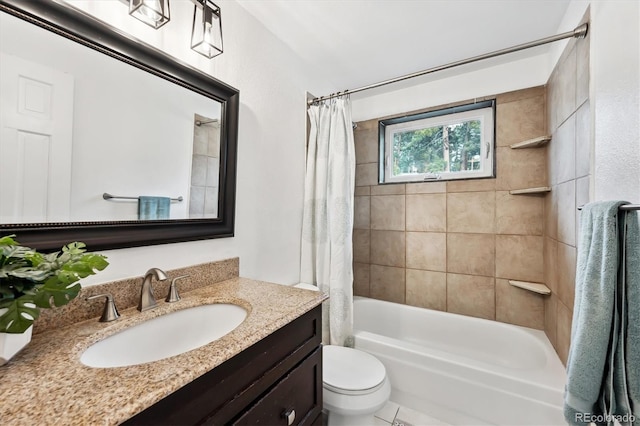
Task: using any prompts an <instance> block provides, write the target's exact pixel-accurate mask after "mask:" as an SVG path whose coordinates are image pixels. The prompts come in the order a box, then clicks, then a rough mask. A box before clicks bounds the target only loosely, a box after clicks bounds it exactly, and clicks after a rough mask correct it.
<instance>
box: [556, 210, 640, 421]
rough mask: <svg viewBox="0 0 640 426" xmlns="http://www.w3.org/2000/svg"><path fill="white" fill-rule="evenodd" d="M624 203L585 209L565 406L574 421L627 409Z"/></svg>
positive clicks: (565, 410) (586, 419)
mask: <svg viewBox="0 0 640 426" xmlns="http://www.w3.org/2000/svg"><path fill="white" fill-rule="evenodd" d="M622 204H625V202H623V201H606V202H598V203H591V204H587V205H585V206H584V207H583V210H582V216H581V222H580V235H579V236H580V243H579V245H578V258H577V265H576V294H575V303H574V311H573V323H572V327H571V348H570V350H569V359H568V361H567V385H566V392H565V407H564V412H565V420H567V422H568V423H569V424H571V425H578V424H588V423H589V421H590V418H589V416H588V415H589V414H591V415H596V416H599V415H607V414H620V413H623V412H625V408H624V407H623V405H624V404H621V402H622V400H621V396H622V395H627V394H628V391H627V387H626V382H625V381H624V380H622V381H621V378H624V376H625V368H622V369H620V368H617V364H620V363H621V362H622V363H623V364H624V353H623V350H624V346H625V345H624V344H625V338H623V336H622V335H623V333H624V326H625V321H624V320H623V318H624V315H625V313H626V312H625V307H626V305H625V304H624V303H622V302H623V301H624V299H623V296H624V293H625V292H624V290H623V289H624V288H625V287H624V285H622V281H623V280H621V279H620V278H621V277H619V276H618V271H619V266H621V265H622V263H621V259H620V257H621V253H620V242H621V241H622V238H623V235H622V230H623V229H624V226H621V224H622V222H620V223H619V218H620V221H622V219H623V218H624V215H625V214H624V213H619V210H618V208H619V206H620V205H622ZM636 306H637V308H636V309H638V308H640V306H638V305H636ZM627 408H628V407H627ZM604 424H606V422H605V423H604Z"/></svg>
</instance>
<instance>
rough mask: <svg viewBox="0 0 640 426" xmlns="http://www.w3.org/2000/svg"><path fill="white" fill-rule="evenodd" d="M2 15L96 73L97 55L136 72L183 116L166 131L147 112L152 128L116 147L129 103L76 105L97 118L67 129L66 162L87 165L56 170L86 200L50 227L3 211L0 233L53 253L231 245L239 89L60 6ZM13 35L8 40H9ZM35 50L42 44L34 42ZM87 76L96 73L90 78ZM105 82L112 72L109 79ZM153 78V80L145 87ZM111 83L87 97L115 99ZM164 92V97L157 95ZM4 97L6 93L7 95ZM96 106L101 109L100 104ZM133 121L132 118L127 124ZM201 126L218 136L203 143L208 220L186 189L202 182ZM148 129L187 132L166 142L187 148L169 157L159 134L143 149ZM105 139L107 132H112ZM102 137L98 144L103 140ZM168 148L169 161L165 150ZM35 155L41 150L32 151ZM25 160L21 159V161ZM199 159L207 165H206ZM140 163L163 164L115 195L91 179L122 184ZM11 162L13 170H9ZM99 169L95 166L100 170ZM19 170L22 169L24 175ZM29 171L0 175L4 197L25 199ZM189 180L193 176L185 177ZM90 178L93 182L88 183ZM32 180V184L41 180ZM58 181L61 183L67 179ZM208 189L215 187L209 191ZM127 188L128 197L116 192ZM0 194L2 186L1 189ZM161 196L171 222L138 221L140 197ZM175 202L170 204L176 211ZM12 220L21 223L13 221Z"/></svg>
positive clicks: (8, 0) (39, 4)
mask: <svg viewBox="0 0 640 426" xmlns="http://www.w3.org/2000/svg"><path fill="white" fill-rule="evenodd" d="M0 14H1V15H5V14H6V16H5V18H7V19H9V18H8V17H14V18H18V20H16V22H18V21H20V22H21V23H28V25H29V26H33V25H35V26H36V28H38V31H40V32H43V31H42V29H44V30H46V33H47V34H51V35H55V37H62V39H61V40H64V43H66V44H71V45H74V46H77V48H82V49H87V50H88V52H90V54H91V55H94V57H93V58H92V59H91V60H88V61H87V62H88V63H90V64H93V65H94V68H96V67H98V66H97V65H95V64H97V63H98V62H99V61H100V60H102V57H104V58H106V59H108V60H110V61H111V60H113V61H115V62H114V64H115V65H109V66H114V67H120V68H123V67H126V68H128V69H131V70H134V71H131V72H132V73H138V77H140V76H142V78H143V80H144V84H142V85H144V86H146V85H150V86H153V89H152V90H153V91H152V92H150V93H153V95H154V96H156V98H165V99H168V100H169V102H168V103H167V107H166V109H167V110H171V113H173V114H175V115H180V116H181V118H182V120H183V122H180V123H177V122H176V123H171V122H168V121H167V120H165V119H164V118H163V117H164V116H163V115H162V112H158V111H154V112H153V113H152V114H149V112H148V111H146V113H147V115H151V116H154V117H157V119H156V121H155V122H153V123H151V124H149V123H147V124H144V126H146V127H145V128H146V129H147V130H146V131H130V132H128V133H132V134H133V136H132V140H131V141H121V139H122V137H121V136H122V135H121V134H118V133H116V131H117V130H119V129H121V128H123V127H124V128H126V126H125V125H123V121H125V120H126V117H125V118H119V117H116V116H115V113H116V112H117V111H119V110H127V108H128V107H130V103H131V102H132V101H133V98H132V100H131V101H129V100H126V99H120V98H118V99H116V102H117V104H116V106H115V107H111V108H108V109H103V111H102V112H100V113H94V114H89V113H86V108H82V105H81V103H80V102H79V104H78V105H77V106H76V107H74V108H73V111H76V110H80V111H85V115H87V116H90V118H93V120H94V121H93V122H92V124H91V125H88V124H84V125H83V126H84V127H83V128H82V129H81V130H80V131H79V130H78V129H79V126H80V125H79V124H74V125H73V130H74V131H73V138H72V139H73V145H74V148H73V149H74V151H73V155H72V157H73V158H74V161H75V158H83V159H85V164H84V165H83V166H82V167H80V166H78V165H76V164H75V163H74V164H73V165H68V166H64V165H63V167H62V169H65V170H66V169H73V172H70V173H71V174H72V178H67V180H73V182H78V184H77V185H76V186H74V188H73V190H72V191H71V190H70V192H71V193H73V194H76V195H77V194H83V195H82V196H77V198H78V200H74V201H73V202H72V203H71V209H70V210H71V213H70V214H68V215H67V216H64V215H55V214H54V215H51V216H50V218H48V219H47V220H41V218H40V217H39V216H30V217H35V218H36V219H35V220H34V219H29V218H27V217H26V215H23V216H19V215H18V216H16V215H14V216H11V215H10V214H9V215H6V214H5V215H3V214H2V212H1V211H0V217H1V218H2V220H0V235H8V234H16V235H17V239H18V240H19V241H20V242H21V243H22V244H24V245H28V246H31V247H34V248H37V249H40V250H52V249H59V248H60V247H61V246H62V245H64V244H66V243H68V242H71V241H83V242H85V243H86V244H87V245H88V246H89V248H90V249H91V250H104V249H114V248H125V247H136V246H144V245H153V244H162V243H171V242H180V241H193V240H201V239H210V238H222V237H232V236H233V235H234V216H235V188H236V162H237V158H236V156H237V135H238V110H239V91H238V90H237V89H235V88H233V87H231V86H229V85H227V84H225V83H223V82H221V81H219V80H217V79H215V78H213V77H211V76H209V75H207V74H205V73H203V72H202V71H199V70H197V69H195V68H193V67H191V66H189V65H186V64H184V63H182V62H180V61H179V60H177V59H175V58H173V57H171V56H169V55H167V54H165V53H163V52H161V51H159V50H157V49H155V48H153V47H150V46H149V45H147V44H144V43H142V42H140V41H138V40H135V39H134V38H132V37H130V36H129V35H127V34H124V33H122V32H121V31H119V30H118V29H115V28H112V27H111V26H109V25H107V24H105V23H103V22H102V21H99V20H97V19H95V18H93V17H91V16H88V15H86V14H85V13H83V12H80V11H78V10H76V9H74V8H72V7H70V6H68V5H65V4H62V3H59V2H58V1H54V0H48V1H33V2H31V1H28V2H25V1H23V0H0ZM11 34H12V35H13V34H14V33H11ZM3 38H4V39H5V41H6V39H8V38H13V39H15V38H16V37H3ZM25 38H28V37H25ZM70 40H71V41H72V42H70ZM32 44H42V43H37V42H34V43H32ZM65 55H66V54H65ZM69 55H70V56H68V58H70V57H75V56H76V55H75V53H74V54H69ZM95 55H99V56H100V57H101V58H100V59H98V58H97V57H96V56H95ZM58 56H64V55H58ZM3 58H4V57H3ZM68 58H67V59H68ZM19 60H20V59H19ZM3 62H5V61H3ZM5 63H6V62H5ZM3 68H5V69H8V68H9V67H8V66H6V65H3ZM4 71H5V70H3V72H4ZM126 72H129V71H126ZM86 74H93V71H91V72H87V73H86ZM111 74H114V72H112V73H111ZM118 76H120V74H118ZM135 78H137V77H135V76H134V77H131V78H129V77H126V78H122V79H121V81H122V84H123V85H125V83H127V84H129V85H128V86H127V87H131V86H132V84H131V82H132V81H134V80H135ZM151 78H153V79H155V80H157V81H153V82H150V79H151ZM83 84H84V83H83V81H81V79H80V78H79V79H78V83H77V85H76V88H75V97H74V99H77V98H78V97H79V95H78V92H79V91H80V89H83V88H84V86H83ZM110 84H114V83H108V84H107V83H102V82H101V83H96V84H95V85H94V86H93V87H94V89H92V90H94V91H93V92H91V96H94V94H95V90H98V89H99V88H106V89H105V91H106V92H113V91H112V90H111V89H112V88H113V87H114V86H110ZM85 86H86V84H85ZM25 87H27V91H28V90H31V89H29V86H28V85H27V86H25ZM34 87H35V86H34ZM96 88H98V89H96ZM37 89H38V88H37V87H36V89H34V90H36V91H37ZM165 90H166V93H165V92H164V91H165ZM176 90H182V91H183V92H182V93H178V92H175V91H176ZM5 92H7V91H6V90H5ZM32 92H33V90H32ZM176 93H177V94H176ZM3 96H4V95H3ZM112 96H115V95H112ZM132 96H134V97H135V98H136V99H147V98H149V104H151V103H154V102H155V99H156V98H153V96H147V95H132ZM181 96H183V97H185V98H191V97H196V98H197V99H196V100H195V101H194V102H195V104H194V105H198V106H191V105H190V104H189V106H188V107H185V108H182V109H180V107H182V106H186V105H187V104H183V103H182V102H181V101H180V102H178V101H176V99H182V98H181ZM27 103H28V101H27ZM41 103H42V102H41ZM93 103H99V104H102V101H99V102H93ZM35 104H38V101H35ZM35 109H38V105H36V108H35ZM144 109H145V108H138V109H135V108H134V109H133V110H132V109H131V108H129V109H128V111H129V116H131V115H132V114H136V113H137V112H138V111H140V110H144ZM132 111H133V112H132ZM76 115H78V114H75V113H74V117H75V116H76ZM186 120H190V123H189V124H188V126H186V125H185V123H184V122H185V121H186ZM26 121H28V122H30V123H32V122H33V119H32V117H29V118H28V119H27V120H26ZM130 121H131V122H135V121H139V120H137V117H134V119H132V120H130ZM4 123H5V125H6V120H4ZM163 125H164V126H165V127H164V128H163V127H162V126H163ZM204 126H212V128H211V129H210V132H209V133H210V134H215V138H216V142H215V143H213V144H209V146H210V147H209V150H210V151H211V149H212V148H211V146H214V145H215V154H213V157H211V158H208V160H209V168H208V173H209V175H208V176H207V179H206V180H207V182H208V183H207V184H208V185H210V187H208V189H207V191H208V192H207V194H208V193H212V194H213V195H212V196H213V198H212V200H213V201H208V204H209V210H208V211H209V213H210V214H201V213H202V212H200V213H198V214H194V211H195V210H194V208H193V206H194V205H196V204H198V203H196V202H195V201H194V200H193V199H192V196H193V194H195V193H198V192H197V191H195V190H194V186H193V185H194V182H195V181H196V180H198V179H199V178H198V177H196V176H195V175H196V174H197V173H196V172H195V170H196V168H197V167H196V158H195V157H196V155H195V154H196V145H197V144H198V140H199V139H201V137H202V134H200V133H201V132H200V130H199V129H201V128H204ZM10 127H11V126H10ZM156 127H157V129H156ZM213 127H215V129H214V128H213ZM84 128H94V129H98V131H97V132H96V133H94V134H91V133H86V132H84V130H83V129H84ZM152 128H153V130H155V131H156V133H157V134H160V135H165V134H168V133H170V132H171V131H174V130H176V129H185V131H186V133H185V134H179V135H178V136H172V138H173V139H172V141H171V143H174V142H175V141H176V140H177V139H180V143H187V145H184V146H182V145H170V149H167V146H168V145H167V141H158V140H157V139H158V138H159V137H161V136H155V138H156V140H154V142H155V145H152V146H151V147H150V148H146V147H145V148H140V146H139V144H141V143H142V142H143V140H144V139H145V136H148V134H150V133H151V129H152ZM189 129H190V130H189ZM14 130H15V129H13V128H12V129H11V131H12V132H13V131H14ZM110 131H112V133H109V132H110ZM176 131H177V130H176ZM83 132H84V133H83ZM14 133H15V132H14ZM27 133H28V132H27ZM33 134H37V135H40V132H39V131H36V132H34V133H33ZM6 135H7V133H6V132H4V131H3V133H2V137H3V138H5V139H7V137H6ZM100 138H102V139H103V140H101V141H100ZM147 138H152V139H153V138H154V137H152V136H148V137H147ZM84 140H91V141H93V142H94V144H95V145H94V146H93V147H92V148H87V147H86V146H85V147H84V148H83V152H88V153H93V157H89V158H93V159H94V160H91V159H89V160H86V158H85V157H80V154H79V153H78V152H76V151H75V149H76V145H79V144H80V143H81V142H83V141H84ZM183 140H184V141H183ZM96 141H97V142H96ZM185 141H186V142H185ZM118 143H120V145H118ZM163 144H164V145H163ZM130 147H134V148H135V147H137V149H138V151H139V152H135V151H133V152H129V151H127V150H128V149H129V148H130ZM101 149H103V151H101ZM172 150H173V153H172V152H170V151H172ZM205 150H206V148H205ZM36 151H37V152H40V150H38V149H37V148H36ZM125 151H126V152H125ZM6 152H7V151H6V150H5V151H4V153H3V157H4V160H3V161H7V159H8V158H9V157H8V155H6V154H5V153H6ZM110 152H114V153H116V154H118V153H119V154H120V155H121V157H115V158H114V159H111V160H109V159H106V158H105V155H107V153H110ZM162 153H164V154H165V155H166V156H167V157H168V158H166V159H161V158H158V155H160V154H162ZM22 155H23V156H24V155H25V154H22ZM57 155H58V157H60V158H64V157H65V156H64V155H60V154H57ZM52 157H53V155H52V154H51V155H49V157H47V158H48V160H43V161H48V162H49V163H51V161H52V160H51V159H50V158H52ZM67 157H68V156H67ZM177 159H179V161H178V160H177ZM214 160H215V161H214ZM163 161H174V162H176V163H179V164H178V165H175V164H172V165H170V166H167V165H163V164H164V163H162V162H163ZM204 161H207V158H205V160H204ZM147 163H150V164H151V165H152V166H153V165H154V164H156V165H157V164H160V166H158V167H156V169H154V170H152V171H148V170H149V169H147V171H146V172H144V173H138V175H137V176H134V177H130V178H129V177H126V178H121V179H120V181H121V182H120V186H121V189H118V187H116V188H113V187H109V186H108V183H109V182H110V181H111V180H112V178H111V177H109V176H104V175H102V174H100V175H98V171H99V170H102V169H110V170H114V172H115V173H116V174H118V176H122V174H123V172H124V171H126V170H134V169H135V170H137V171H138V172H139V171H140V170H138V169H143V167H137V164H140V165H142V164H147ZM8 164H10V165H11V164H12V163H8ZM100 166H102V169H101V167H100ZM24 168H25V167H22V169H24ZM31 168H32V170H31V171H30V170H29V167H27V169H26V170H22V171H21V173H22V174H19V173H17V172H15V173H14V172H13V171H12V172H11V173H9V172H7V173H6V174H5V175H3V177H2V179H3V180H4V181H5V186H6V187H9V188H10V189H9V192H10V193H11V194H13V195H16V194H17V195H20V192H21V191H22V193H23V194H24V193H29V191H31V189H30V187H29V186H28V185H27V186H24V185H23V186H21V185H18V184H17V183H20V182H21V181H22V180H23V179H22V178H23V177H24V176H31V175H33V174H34V173H36V172H38V171H39V169H40V168H39V167H38V166H37V163H36V166H31ZM4 169H5V170H8V169H9V168H8V167H4ZM212 170H213V171H214V172H212ZM186 172H190V174H189V173H186ZM173 173H176V175H175V176H174V175H173ZM94 174H95V175H94ZM214 174H215V175H217V176H215V177H217V180H216V179H212V178H211V177H212V176H213V175H214ZM178 175H179V176H178ZM7 176H9V178H7ZM56 176H57V175H56ZM185 176H186V177H185ZM14 178H15V180H16V181H17V182H16V183H15V184H14V182H9V184H8V185H6V183H7V182H8V181H9V179H14ZM90 178H93V180H92V179H90ZM113 179H114V181H116V180H117V179H116V178H113ZM163 179H164V180H163ZM34 180H35V181H36V182H37V181H38V179H34ZM62 181H63V182H64V179H62ZM96 181H98V182H100V183H101V185H96V184H95V183H94V184H93V185H88V184H87V185H86V186H87V187H88V189H87V188H83V187H81V185H80V183H86V182H96ZM209 181H212V182H213V183H210V182H209ZM175 182H178V183H177V185H178V187H179V188H184V189H180V190H179V191H180V192H176V191H178V190H177V189H173V187H172V186H171V185H172V184H174V183H175ZM102 183H104V185H102ZM203 185H204V183H203ZM49 186H51V184H49ZM63 186H64V185H63ZM97 186H100V187H97ZM16 188H18V189H16ZM212 188H215V191H214V190H213V189H212ZM125 190H126V191H130V192H127V193H122V192H123V191H125ZM11 191H13V192H11ZM83 191H84V192H83ZM212 191H213V192H212ZM1 192H2V188H0V193H1ZM108 193H111V194H114V195H116V198H118V197H119V196H122V200H118V199H110V198H109V197H108V195H109V194H108ZM159 193H160V195H162V196H163V197H161V198H165V199H170V200H172V203H171V204H172V206H171V209H172V214H171V215H170V216H169V215H161V216H153V215H152V216H151V217H148V216H141V214H142V213H141V212H142V210H143V207H142V204H141V200H142V199H143V198H154V197H147V196H148V195H154V196H155V195H159ZM54 195H55V194H54ZM11 198H12V197H8V196H5V195H2V200H1V202H2V203H3V204H4V205H5V206H9V205H10V203H11ZM40 198H43V197H40ZM44 198H47V197H44ZM48 198H50V199H51V198H53V196H51V195H49V196H48ZM62 198H64V196H62ZM155 198H157V197H155ZM132 200H133V201H132ZM152 201H153V200H152ZM36 202H38V197H36ZM56 202H57V204H64V203H66V202H67V201H63V202H59V201H56ZM74 203H75V204H74ZM174 203H175V206H173V205H174ZM90 204H94V205H95V206H96V209H95V210H93V211H92V212H91V213H81V211H82V210H84V209H85V207H87V206H88V205H90ZM145 207H147V206H145ZM0 210H1V209H0ZM9 210H11V209H9ZM132 210H135V211H136V212H135V213H136V214H135V215H134V217H131V211H132ZM111 211H119V212H121V213H118V214H119V215H120V216H115V218H113V219H111V217H112V216H109V215H108V214H107V213H108V212H111ZM122 212H124V213H122ZM181 212H182V213H181ZM211 212H213V213H211ZM205 213H206V211H205ZM136 215H137V217H136ZM16 217H17V218H18V219H19V220H15V218H16ZM60 218H62V219H60ZM23 219H24V220H23Z"/></svg>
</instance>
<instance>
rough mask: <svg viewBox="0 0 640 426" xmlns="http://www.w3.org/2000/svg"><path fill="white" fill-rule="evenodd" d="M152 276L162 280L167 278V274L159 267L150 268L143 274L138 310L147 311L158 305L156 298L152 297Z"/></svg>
mask: <svg viewBox="0 0 640 426" xmlns="http://www.w3.org/2000/svg"><path fill="white" fill-rule="evenodd" d="M153 277H156V280H158V281H164V280H166V279H167V274H166V273H165V272H164V271H163V270H162V269H159V268H151V269H149V270H148V271H147V273H146V274H144V279H143V280H142V289H141V290H140V302H138V310H139V311H140V312H144V311H148V310H149V309H153V308H155V307H156V306H158V302H156V298H155V297H153V288H152V286H151V281H152V280H153Z"/></svg>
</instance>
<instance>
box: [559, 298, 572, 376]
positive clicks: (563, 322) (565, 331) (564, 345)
mask: <svg viewBox="0 0 640 426" xmlns="http://www.w3.org/2000/svg"><path fill="white" fill-rule="evenodd" d="M557 308H558V310H557V318H558V330H557V332H556V333H557V334H556V351H557V352H558V356H560V360H562V363H563V364H564V365H567V358H569V348H570V346H571V322H572V317H573V313H572V312H571V310H570V309H569V308H567V307H566V306H565V305H564V304H563V303H562V302H560V301H558V305H557Z"/></svg>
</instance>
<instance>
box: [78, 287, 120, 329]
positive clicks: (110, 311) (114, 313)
mask: <svg viewBox="0 0 640 426" xmlns="http://www.w3.org/2000/svg"><path fill="white" fill-rule="evenodd" d="M99 297H105V298H106V300H105V302H104V310H103V311H102V316H101V317H100V319H99V320H98V321H100V322H109V321H115V320H117V319H118V318H119V317H120V314H119V313H118V308H116V304H115V302H114V301H113V296H112V295H111V294H109V293H105V294H96V295H95V296H89V297H87V298H86V299H85V300H87V301H89V300H93V299H97V298H99Z"/></svg>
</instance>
